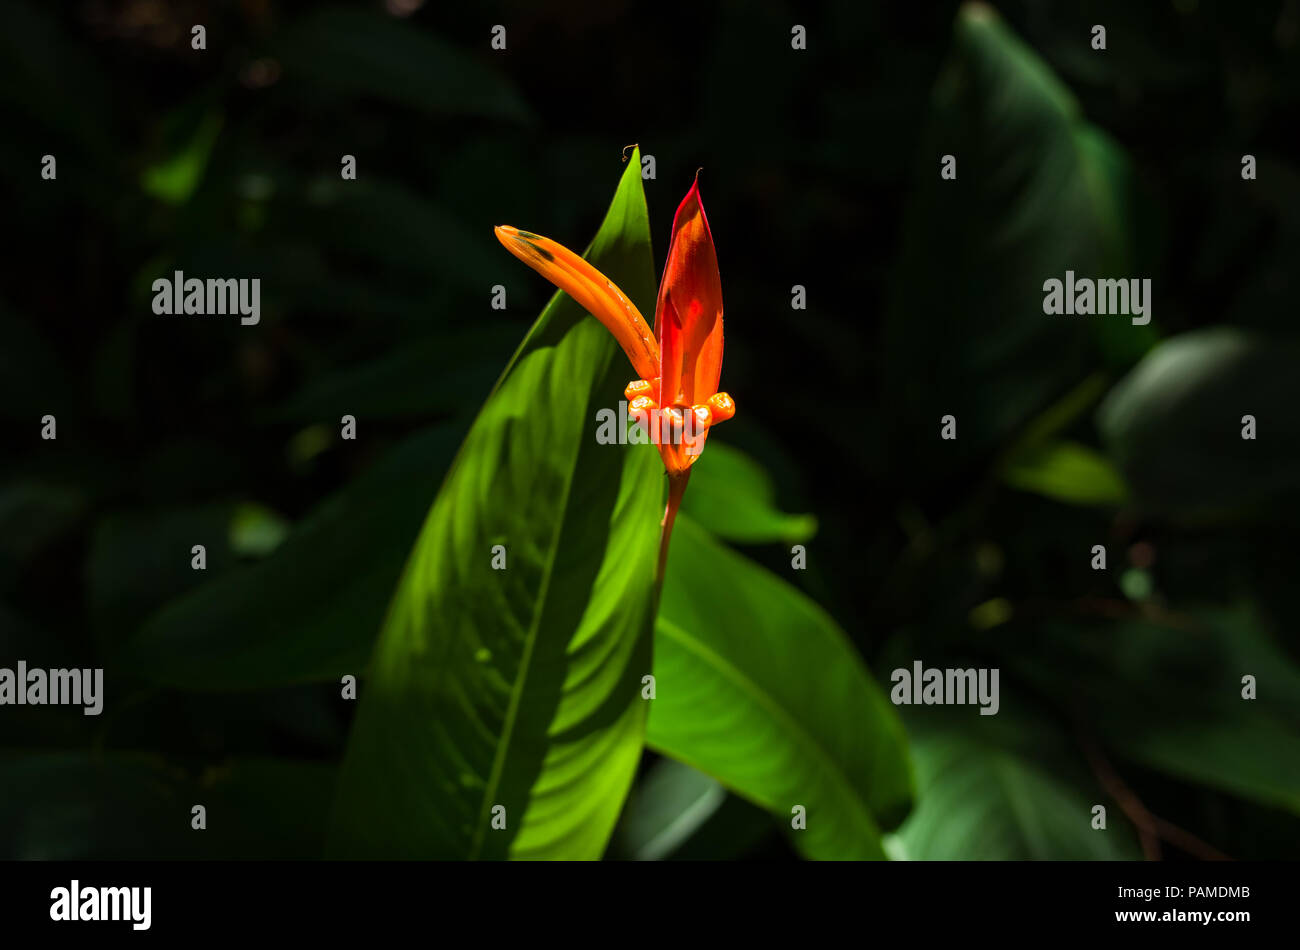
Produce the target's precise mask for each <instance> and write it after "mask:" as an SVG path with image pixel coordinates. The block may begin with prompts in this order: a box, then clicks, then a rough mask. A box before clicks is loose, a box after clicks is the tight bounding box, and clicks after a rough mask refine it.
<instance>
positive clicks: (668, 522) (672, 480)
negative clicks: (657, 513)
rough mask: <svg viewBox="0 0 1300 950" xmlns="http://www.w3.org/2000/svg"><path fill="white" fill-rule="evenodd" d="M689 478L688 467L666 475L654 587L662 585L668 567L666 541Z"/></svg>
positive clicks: (670, 536) (689, 471)
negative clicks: (664, 503)
mask: <svg viewBox="0 0 1300 950" xmlns="http://www.w3.org/2000/svg"><path fill="white" fill-rule="evenodd" d="M690 480H691V470H690V469H689V468H688V469H687V470H686V471H684V472H682V473H681V474H680V475H669V476H668V507H667V508H665V509H664V520H663V521H662V522H660V527H661V528H662V533H661V534H660V535H659V565H658V567H656V568H655V588H656V589H659V588H662V587H663V583H664V570H665V569H666V568H667V567H668V542H669V541H670V540H671V539H672V535H673V524H674V523H675V522H676V521H677V509H678V508H680V507H681V504H682V496H683V495H684V494H686V483H687V482H688V481H690Z"/></svg>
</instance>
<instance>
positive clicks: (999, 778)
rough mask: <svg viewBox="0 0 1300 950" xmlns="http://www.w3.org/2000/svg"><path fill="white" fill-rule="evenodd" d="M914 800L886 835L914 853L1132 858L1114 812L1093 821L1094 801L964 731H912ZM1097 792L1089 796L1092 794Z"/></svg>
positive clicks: (895, 849) (904, 854) (899, 850)
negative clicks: (1102, 821) (1095, 824)
mask: <svg viewBox="0 0 1300 950" xmlns="http://www.w3.org/2000/svg"><path fill="white" fill-rule="evenodd" d="M912 755H913V758H914V759H915V761H916V772H917V787H918V791H919V797H918V802H919V803H918V805H917V807H916V810H915V811H914V812H913V813H912V814H911V816H910V817H909V818H908V819H907V821H906V822H905V823H904V824H903V826H902V828H900V829H899V831H898V834H897V835H896V836H895V838H893V839H891V841H890V853H891V856H893V857H896V858H906V859H909V860H915V861H970V860H984V861H997V860H1002V861H1025V860H1075V861H1078V860H1095V861H1115V860H1120V859H1124V858H1134V857H1137V855H1136V854H1135V852H1134V848H1133V840H1132V835H1131V834H1129V832H1128V830H1127V828H1126V827H1124V826H1123V825H1122V824H1121V823H1119V822H1118V821H1116V820H1114V819H1112V822H1111V825H1110V827H1108V828H1107V829H1105V830H1094V829H1093V828H1092V824H1091V820H1092V813H1091V809H1092V806H1093V804H1094V801H1093V800H1092V799H1090V798H1089V797H1087V796H1084V795H1083V794H1081V793H1080V792H1079V791H1078V790H1077V789H1075V788H1073V787H1071V786H1070V785H1068V784H1066V783H1065V782H1064V781H1062V780H1061V779H1060V778H1059V777H1058V776H1056V775H1055V774H1053V773H1049V772H1046V771H1043V770H1042V769H1040V768H1039V767H1038V766H1036V765H1034V764H1033V763H1031V762H1030V761H1029V760H1027V759H1026V758H1023V757H1022V756H1020V755H1018V754H1017V753H1015V752H1013V751H1011V750H1008V749H1003V748H997V747H994V746H991V745H986V744H984V743H981V742H979V741H977V740H975V739H973V738H972V737H970V736H969V735H966V734H956V733H948V734H943V733H941V734H937V735H933V734H926V733H924V732H922V733H921V734H916V733H914V734H913V740H912ZM1093 798H1095V796H1093Z"/></svg>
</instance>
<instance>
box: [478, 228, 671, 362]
mask: <svg viewBox="0 0 1300 950" xmlns="http://www.w3.org/2000/svg"><path fill="white" fill-rule="evenodd" d="M496 235H497V240H498V241H500V242H501V243H502V244H503V245H504V246H505V248H506V250H508V251H509V252H510V253H511V254H513V255H514V256H515V257H517V258H519V259H520V260H521V261H523V262H524V263H525V264H527V265H528V266H529V267H531V268H532V269H533V270H535V271H537V273H539V274H541V275H542V276H543V277H545V278H546V279H547V280H549V281H550V282H551V283H553V284H554V285H555V286H556V287H559V288H560V289H561V290H563V291H564V292H565V293H567V294H568V295H569V296H570V297H572V298H573V299H574V300H576V301H577V302H578V304H579V305H580V306H581V307H582V308H583V309H585V310H586V311H587V312H588V313H590V314H591V315H592V316H593V317H595V318H596V319H597V320H599V321H600V322H601V323H603V324H604V325H605V328H606V329H607V330H609V332H610V333H612V334H614V339H615V340H617V341H618V345H619V346H621V347H622V348H623V352H624V353H626V354H627V358H628V359H629V360H631V361H632V366H633V368H635V369H636V371H637V372H638V373H639V374H640V375H641V376H642V377H643V378H645V379H654V378H655V377H657V376H658V375H659V344H658V343H657V342H656V340H655V337H654V334H653V333H651V332H650V327H649V325H648V324H647V323H646V322H645V318H644V317H642V316H641V312H640V311H639V310H637V308H636V304H634V303H632V301H631V300H629V299H628V296H627V294H625V293H623V291H621V290H619V289H618V287H617V286H616V285H615V284H614V282H613V281H611V280H610V279H609V278H608V277H606V276H605V275H604V274H602V273H601V272H600V271H598V270H596V268H594V267H592V266H591V265H590V264H588V263H587V262H586V261H585V260H583V259H582V258H581V257H579V256H578V255H577V254H574V253H573V252H572V251H571V250H569V249H568V248H567V247H565V246H564V245H562V244H557V243H556V242H555V241H552V240H551V239H550V238H545V237H542V236H541V235H539V234H533V233H531V232H529V231H520V230H519V229H518V228H512V227H510V225H508V224H503V225H500V226H499V227H497V229H496Z"/></svg>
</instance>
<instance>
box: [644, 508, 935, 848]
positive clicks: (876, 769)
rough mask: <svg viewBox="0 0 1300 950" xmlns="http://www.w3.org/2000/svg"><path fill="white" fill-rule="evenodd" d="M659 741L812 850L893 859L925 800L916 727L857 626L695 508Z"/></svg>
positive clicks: (653, 710) (669, 649) (668, 585)
mask: <svg viewBox="0 0 1300 950" xmlns="http://www.w3.org/2000/svg"><path fill="white" fill-rule="evenodd" d="M647 741H648V742H649V743H650V745H651V746H653V747H654V748H655V749H657V750H658V751H660V752H662V753H663V754H664V755H667V756H670V757H672V758H674V759H678V760H680V761H682V762H685V763H687V764H689V765H691V766H694V767H695V768H697V769H699V770H700V771H702V772H704V773H706V774H708V775H711V776H713V777H714V778H716V779H717V780H718V781H719V782H721V783H722V784H723V785H724V786H726V787H727V788H729V789H731V790H733V791H735V792H736V793H737V794H739V795H742V796H743V797H745V798H748V799H749V800H750V801H752V802H754V803H755V804H758V805H760V806H762V807H764V808H766V809H768V810H769V811H771V812H773V813H775V814H776V815H778V816H781V817H783V819H784V822H785V823H786V827H789V824H788V823H789V821H790V819H791V809H792V808H793V807H794V806H795V805H802V806H804V807H805V808H806V809H807V821H808V825H807V829H806V830H804V831H797V832H794V833H793V834H792V837H793V842H794V844H795V846H796V847H798V848H799V849H800V850H801V851H802V852H803V853H804V854H805V855H807V856H808V857H811V858H879V857H882V856H883V852H882V851H881V845H880V829H881V828H889V827H893V826H894V825H896V824H897V823H898V822H899V821H900V820H901V819H902V817H903V815H904V814H905V813H906V811H907V808H908V806H909V804H910V801H911V794H912V788H911V775H910V767H909V764H908V759H907V751H906V744H905V738H904V735H903V727H902V723H901V722H900V720H899V718H898V715H897V713H896V712H895V711H894V708H893V707H892V706H891V705H890V703H889V701H888V700H887V699H886V698H885V696H884V694H883V693H882V692H881V691H880V689H879V687H878V686H877V685H876V683H875V681H874V680H872V679H871V677H870V675H869V674H868V672H867V670H866V668H865V667H864V666H863V664H862V661H861V659H860V658H859V657H858V654H857V652H856V651H855V650H854V648H853V646H852V645H851V644H850V643H849V640H848V638H847V637H846V636H845V634H844V632H843V631H842V630H841V629H840V628H839V626H838V625H836V623H835V621H834V620H832V619H831V618H830V617H829V616H828V615H827V614H826V613H825V612H824V611H823V610H822V609H821V608H820V607H818V606H817V605H816V604H815V603H814V602H813V601H811V600H809V599H808V598H807V597H806V596H805V595H803V594H802V593H800V592H799V591H798V590H796V589H795V588H794V587H792V586H790V585H789V584H787V583H786V582H784V581H782V580H781V579H780V578H778V577H775V576H774V575H772V574H770V573H769V572H767V571H765V570H764V569H762V568H760V567H759V566H758V565H756V564H753V563H752V562H750V561H749V560H747V559H746V558H743V557H741V556H740V555H738V554H735V553H734V552H732V551H729V550H728V549H726V548H725V547H723V546H722V545H720V544H718V543H717V542H715V541H713V540H712V539H711V538H709V536H708V535H707V533H706V532H705V531H704V530H703V529H701V528H700V527H698V526H697V525H695V524H693V523H692V522H691V521H690V519H688V518H684V517H682V518H679V519H678V522H677V527H676V529H675V531H674V533H673V542H672V551H671V553H670V556H669V558H668V573H667V576H666V578H665V580H664V590H663V600H662V603H661V606H660V611H659V619H658V623H657V624H656V628H655V699H654V702H652V703H651V705H650V723H649V727H648V733H647Z"/></svg>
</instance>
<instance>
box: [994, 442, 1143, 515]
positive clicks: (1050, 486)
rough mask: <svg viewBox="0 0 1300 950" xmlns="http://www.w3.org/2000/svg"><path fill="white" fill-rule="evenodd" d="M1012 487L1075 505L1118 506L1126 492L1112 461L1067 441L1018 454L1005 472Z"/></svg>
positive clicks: (1006, 480) (1004, 474)
mask: <svg viewBox="0 0 1300 950" xmlns="http://www.w3.org/2000/svg"><path fill="white" fill-rule="evenodd" d="M1002 480H1003V481H1005V482H1006V483H1007V484H1008V485H1010V486H1011V487H1012V488H1018V489H1020V490H1021V491H1028V492H1033V493H1035V494H1037V495H1043V496H1045V497H1047V498H1053V499H1055V500H1056V501H1063V502H1066V503H1068V504H1074V505H1101V506H1117V505H1121V504H1123V503H1124V499H1125V497H1126V492H1125V488H1124V480H1123V479H1122V478H1120V476H1119V473H1118V472H1117V471H1116V470H1115V466H1114V465H1112V464H1111V461H1110V459H1108V458H1107V457H1106V456H1104V455H1102V454H1101V453H1100V452H1098V451H1097V450H1096V449H1093V448H1090V447H1088V446H1086V445H1081V444H1079V443H1078V442H1071V441H1069V440H1067V439H1061V440H1059V441H1055V442H1050V443H1048V444H1046V445H1043V446H1039V447H1037V448H1033V449H1030V450H1028V451H1025V452H1023V453H1020V454H1018V455H1017V456H1016V457H1014V458H1013V459H1012V460H1011V461H1010V462H1008V463H1007V465H1006V467H1005V468H1004V469H1003V472H1002Z"/></svg>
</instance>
